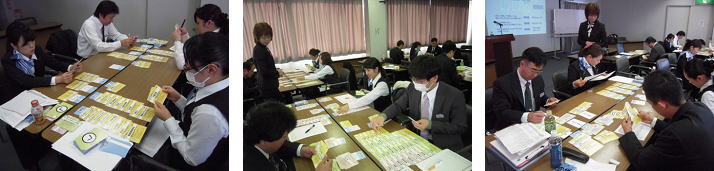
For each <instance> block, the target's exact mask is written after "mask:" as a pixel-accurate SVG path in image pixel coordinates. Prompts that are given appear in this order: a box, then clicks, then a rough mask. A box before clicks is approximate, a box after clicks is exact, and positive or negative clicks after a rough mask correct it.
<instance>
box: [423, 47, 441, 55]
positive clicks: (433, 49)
mask: <svg viewBox="0 0 714 171" xmlns="http://www.w3.org/2000/svg"><path fill="white" fill-rule="evenodd" d="M426 52H427V53H431V54H434V56H437V55H440V54H441V47H439V45H436V46H431V45H429V46H427V47H426Z"/></svg>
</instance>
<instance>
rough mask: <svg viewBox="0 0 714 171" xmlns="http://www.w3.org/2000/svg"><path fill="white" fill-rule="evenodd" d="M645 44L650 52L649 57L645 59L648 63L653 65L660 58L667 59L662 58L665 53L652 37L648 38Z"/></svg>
mask: <svg viewBox="0 0 714 171" xmlns="http://www.w3.org/2000/svg"><path fill="white" fill-rule="evenodd" d="M645 43H647V46H648V47H650V48H651V49H652V50H650V55H649V57H648V58H647V61H648V62H652V63H655V62H657V60H659V59H661V58H663V57H664V58H667V57H666V56H663V55H664V53H665V51H664V47H663V46H662V45H661V44H658V43H657V40H655V38H654V37H652V36H650V37H647V39H645Z"/></svg>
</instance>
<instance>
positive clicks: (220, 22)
mask: <svg viewBox="0 0 714 171" xmlns="http://www.w3.org/2000/svg"><path fill="white" fill-rule="evenodd" d="M193 21H194V22H196V32H197V33H198V34H203V33H206V32H216V33H221V34H223V35H226V36H228V14H226V13H223V12H222V11H221V8H220V7H218V6H216V5H214V4H206V5H203V6H202V7H200V8H197V9H196V12H194V13H193ZM188 38H189V35H188V32H187V31H186V28H184V27H183V23H182V25H180V26H178V27H177V28H176V29H175V30H174V31H173V32H171V39H173V40H174V46H173V47H171V49H172V50H174V51H175V52H176V53H174V58H175V59H176V67H178V69H179V70H183V64H184V62H183V61H184V60H183V58H184V56H183V43H184V42H186V40H188Z"/></svg>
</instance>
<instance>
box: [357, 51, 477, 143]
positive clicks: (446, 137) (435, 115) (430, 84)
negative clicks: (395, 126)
mask: <svg viewBox="0 0 714 171" xmlns="http://www.w3.org/2000/svg"><path fill="white" fill-rule="evenodd" d="M439 71H440V69H439V67H438V63H437V61H436V59H435V57H432V56H418V57H416V58H415V59H414V61H412V63H411V65H409V71H408V72H409V75H410V76H411V80H412V85H410V86H409V87H407V89H406V92H405V93H404V95H402V96H401V97H399V99H398V100H397V101H395V102H394V103H392V105H390V106H389V107H387V109H385V110H384V111H383V113H382V114H379V115H378V116H377V117H374V118H372V119H370V124H371V125H372V128H373V129H375V130H377V129H379V128H381V127H382V126H384V121H385V120H386V119H392V118H394V117H395V116H396V115H402V114H405V113H406V114H407V116H408V117H409V118H411V119H413V120H414V121H412V122H411V125H410V130H412V131H413V132H415V133H416V134H419V135H420V136H422V137H424V138H425V139H427V140H428V141H430V142H432V143H433V144H434V145H436V146H437V147H439V148H442V149H444V148H446V149H451V150H459V149H461V148H462V147H463V146H464V144H463V141H462V140H461V134H462V133H463V132H464V131H465V130H466V128H467V127H468V123H467V121H466V120H467V114H466V103H465V99H464V94H463V93H461V91H459V90H458V89H456V88H454V87H453V86H451V85H449V84H445V83H443V82H441V81H439ZM407 111H409V112H408V113H407Z"/></svg>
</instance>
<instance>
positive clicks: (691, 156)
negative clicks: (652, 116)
mask: <svg viewBox="0 0 714 171" xmlns="http://www.w3.org/2000/svg"><path fill="white" fill-rule="evenodd" d="M653 129H654V131H655V133H654V135H652V138H651V139H650V140H649V141H648V142H647V144H645V146H644V147H643V146H642V145H641V144H640V141H639V140H637V137H636V136H635V134H634V133H633V132H629V133H626V134H625V135H623V136H622V137H620V139H619V141H620V146H621V147H622V149H623V150H624V151H625V155H627V159H628V160H629V161H630V164H631V165H630V168H629V169H632V170H714V165H712V164H711V162H712V158H714V116H712V112H711V111H709V108H707V107H706V106H704V105H703V104H701V103H694V102H687V103H685V104H684V105H682V106H680V108H679V110H678V111H677V113H675V114H674V116H673V117H672V118H671V119H665V120H658V121H657V123H656V124H655V126H654V128H653ZM629 169H628V170H629Z"/></svg>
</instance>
